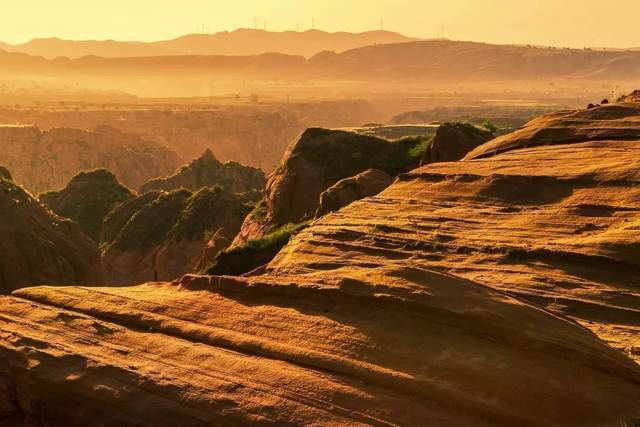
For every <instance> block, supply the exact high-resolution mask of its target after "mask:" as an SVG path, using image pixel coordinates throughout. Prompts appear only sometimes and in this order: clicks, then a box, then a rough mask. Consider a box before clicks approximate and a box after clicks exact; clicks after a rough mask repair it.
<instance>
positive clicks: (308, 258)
mask: <svg viewBox="0 0 640 427" xmlns="http://www.w3.org/2000/svg"><path fill="white" fill-rule="evenodd" d="M633 112H635V113H634V114H630V113H633ZM576 117H579V119H577V118H576ZM605 117H608V119H607V118H605ZM549 123H551V124H552V125H553V126H549ZM545 134H551V135H554V137H553V138H552V139H550V140H547V139H544V138H543V139H536V137H535V135H545ZM639 134H640V104H637V103H636V104H634V103H629V104H618V105H611V106H603V107H599V108H596V109H591V110H583V111H575V112H562V113H558V114H555V115H552V116H545V117H543V118H541V119H538V120H536V121H534V122H532V123H530V124H529V125H528V126H527V127H526V128H524V129H523V130H522V131H517V132H514V133H513V134H512V135H510V136H505V137H503V138H498V139H497V140H494V141H491V142H489V143H487V144H485V145H483V146H480V147H479V148H478V149H477V150H476V152H475V154H474V153H471V154H470V155H469V156H468V157H470V158H473V157H480V158H481V159H480V160H467V161H462V162H453V163H436V164H431V165H427V166H424V167H422V168H419V169H417V170H414V171H412V172H410V173H408V174H405V175H402V176H401V178H400V181H399V182H397V183H396V184H394V185H393V186H391V187H390V188H389V189H387V190H386V191H384V192H383V193H382V194H380V195H378V196H376V197H374V198H369V199H365V200H363V201H359V202H355V203H353V204H352V205H350V206H348V207H347V208H345V209H343V210H341V211H339V212H336V213H333V214H332V215H330V216H328V217H327V218H326V220H321V221H320V222H319V223H317V224H315V225H314V226H313V227H311V228H308V229H306V230H305V231H303V232H301V233H300V234H299V235H298V236H297V237H296V238H295V239H294V241H293V242H292V243H290V244H289V245H288V246H287V248H286V249H285V250H283V251H282V252H281V253H280V254H279V255H278V256H277V257H276V258H275V259H274V260H273V262H272V263H271V264H270V266H269V269H271V270H272V271H274V272H278V271H280V270H282V271H283V272H288V273H287V274H293V273H295V274H299V273H301V272H307V271H309V270H311V271H314V270H316V269H317V268H318V267H317V266H318V265H322V266H325V268H327V269H331V270H333V269H339V268H341V267H342V266H347V265H349V266H352V265H353V262H354V261H353V259H354V253H359V252H362V253H363V261H362V262H363V263H365V264H377V263H381V262H392V263H395V262H397V263H401V264H405V263H409V264H411V265H419V266H422V267H425V268H432V269H437V270H439V271H445V272H447V273H451V274H454V275H456V276H459V277H464V278H466V279H470V280H473V281H475V282H477V283H480V284H483V285H486V286H490V287H493V288H496V289H499V290H501V291H505V292H508V293H509V294H511V295H516V296H518V297H520V298H522V299H525V300H529V301H532V302H535V303H537V304H541V305H543V306H545V307H547V308H548V309H549V310H552V311H554V312H556V313H559V314H563V315H568V316H571V317H573V318H575V319H577V320H578V321H580V322H582V323H583V324H584V325H585V326H587V327H588V328H590V329H591V330H592V331H593V332H594V333H596V334H597V335H599V336H600V337H601V338H602V339H603V340H605V341H609V342H611V344H612V345H614V346H616V347H618V348H620V349H621V350H623V351H624V352H626V353H627V354H629V355H630V356H631V357H635V358H637V359H638V360H640V293H639V292H638V289H639V288H638V286H640V282H638V277H640V276H639V274H640V237H639V236H640V233H638V230H640V222H639V221H640V185H639V184H640V169H638V164H639V162H640V143H639V142H638V139H639V138H638V135H639ZM523 135H533V137H524V136H523ZM555 135H558V136H557V137H556V136H555ZM562 135H570V138H567V139H564V140H563V139H562V138H561V137H562ZM598 135H601V136H602V139H598ZM612 138H613V139H612ZM541 144H543V145H541ZM527 146H528V147H529V148H522V147H527ZM496 151H497V152H501V151H502V154H497V155H494V153H495V152H496ZM336 246H339V247H341V248H343V250H344V255H340V254H338V256H337V255H336V251H335V247H336ZM343 256H344V257H343Z"/></svg>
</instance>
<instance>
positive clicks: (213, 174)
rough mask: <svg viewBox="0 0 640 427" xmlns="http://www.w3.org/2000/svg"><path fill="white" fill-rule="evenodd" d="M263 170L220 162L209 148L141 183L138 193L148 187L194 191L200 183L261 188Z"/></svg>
mask: <svg viewBox="0 0 640 427" xmlns="http://www.w3.org/2000/svg"><path fill="white" fill-rule="evenodd" d="M264 184H265V177H264V172H262V171H261V170H259V169H256V168H252V167H250V166H243V165H241V164H239V163H236V162H228V163H224V164H222V163H220V162H219V161H218V160H217V159H216V158H215V156H214V155H213V153H212V152H211V150H209V149H207V150H206V151H205V152H204V154H203V155H202V156H200V157H199V158H197V159H196V160H194V161H193V162H191V163H190V164H189V165H187V166H184V167H183V168H182V169H180V170H179V171H178V172H176V173H175V174H173V175H171V176H168V177H166V178H156V179H152V180H151V181H149V182H147V183H146V184H144V185H143V186H142V187H140V193H147V192H149V191H158V190H162V191H172V190H178V189H180V188H186V189H187V190H191V191H197V190H199V189H201V188H203V187H215V186H216V185H219V186H221V187H223V188H224V189H225V190H227V191H231V192H233V193H246V192H247V191H253V190H262V189H263V188H264Z"/></svg>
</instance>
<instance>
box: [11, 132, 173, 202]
mask: <svg viewBox="0 0 640 427" xmlns="http://www.w3.org/2000/svg"><path fill="white" fill-rule="evenodd" d="M0 144H1V145H2V148H3V150H2V151H1V152H0V162H1V163H3V164H4V165H6V166H7V167H8V168H9V170H11V171H12V174H13V177H14V179H15V180H16V182H18V183H19V184H20V185H23V186H24V187H25V188H26V189H27V190H29V191H30V192H32V193H34V194H38V193H43V192H46V191H50V190H58V189H60V188H62V187H64V186H65V185H66V184H67V182H69V180H71V178H73V177H74V176H76V175H77V174H78V173H79V172H82V171H90V170H95V169H99V168H104V169H107V170H110V171H112V172H113V173H114V175H115V176H116V177H117V178H118V180H119V181H120V182H122V183H123V184H124V185H126V186H127V187H129V188H138V187H140V186H141V185H142V184H144V183H145V182H147V181H148V180H150V179H152V178H156V177H158V176H166V175H168V174H170V173H172V172H174V171H175V170H176V169H177V168H178V166H179V165H180V164H181V163H182V162H181V160H180V158H179V157H178V155H177V154H176V153H174V152H173V151H171V150H169V149H167V148H165V147H163V146H161V145H159V144H156V143H153V142H149V141H147V140H145V139H143V138H141V137H139V136H137V135H134V134H127V133H123V132H120V131H117V130H115V129H113V128H109V127H104V126H103V127H100V128H98V129H96V130H95V131H85V130H80V129H71V128H54V129H50V130H47V131H41V130H40V129H38V128H37V127H35V126H8V125H0Z"/></svg>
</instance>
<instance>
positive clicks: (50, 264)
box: [0, 168, 101, 418]
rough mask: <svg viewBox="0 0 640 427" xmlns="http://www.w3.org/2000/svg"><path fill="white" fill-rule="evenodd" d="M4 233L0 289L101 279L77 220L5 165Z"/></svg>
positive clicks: (0, 205) (1, 187) (1, 179)
mask: <svg viewBox="0 0 640 427" xmlns="http://www.w3.org/2000/svg"><path fill="white" fill-rule="evenodd" d="M0 236H1V237H0V293H6V292H9V291H11V290H14V289H17V288H21V287H24V286H32V285H62V284H66V285H73V284H87V285H91V284H98V283H100V282H101V269H100V257H99V255H98V247H97V245H96V244H95V243H94V242H93V241H92V240H91V239H90V238H89V237H87V236H86V235H85V234H83V233H82V231H81V230H80V227H79V226H78V225H77V224H75V223H74V222H72V221H69V220H65V219H63V218H60V217H58V216H56V215H53V214H52V213H50V212H48V211H47V210H46V209H45V208H44V207H43V206H42V205H41V204H40V203H39V202H38V201H37V200H36V199H34V198H33V197H32V196H31V195H30V194H29V193H27V192H26V191H25V190H24V189H22V188H21V187H20V186H18V185H17V184H16V183H15V182H13V181H12V180H11V174H10V173H9V171H8V170H7V169H5V168H0ZM0 406H1V405H0ZM0 412H1V411H0ZM0 418H1V417H0Z"/></svg>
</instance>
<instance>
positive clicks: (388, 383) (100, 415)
mask: <svg viewBox="0 0 640 427" xmlns="http://www.w3.org/2000/svg"><path fill="white" fill-rule="evenodd" d="M582 113H583V114H586V113H584V112H582ZM563 114H568V113H563ZM571 114H579V113H578V112H574V113H571ZM637 118H638V116H628V117H626V118H623V119H620V118H618V119H615V118H614V119H610V120H601V119H588V118H587V119H584V120H582V121H580V122H576V121H573V120H567V121H566V122H565V124H564V126H565V127H567V128H568V129H570V131H571V134H573V135H583V134H585V132H587V128H589V127H591V126H595V125H596V123H594V120H598V123H597V126H598V127H599V128H600V129H601V130H602V131H603V132H605V134H609V132H610V131H612V130H613V129H617V130H619V129H622V128H623V127H625V126H626V128H627V131H628V133H627V135H628V137H625V136H624V135H622V134H618V135H619V137H618V138H616V139H615V140H611V139H602V140H599V139H587V140H583V141H578V140H575V139H572V140H571V141H570V143H558V144H550V145H544V146H535V147H529V148H521V147H518V146H517V145H512V146H511V147H512V148H510V149H508V150H505V151H503V152H502V153H501V154H497V155H495V154H487V155H486V156H484V157H483V158H481V159H478V160H473V161H458V162H450V163H436V164H430V165H426V166H423V167H421V168H419V169H416V170H413V171H411V172H409V173H407V174H403V175H401V176H400V177H399V179H398V180H397V181H396V182H395V183H394V184H393V185H391V186H390V187H389V188H387V189H386V190H385V191H383V192H382V193H380V194H378V195H376V196H374V197H369V198H366V199H362V200H359V201H356V202H354V203H352V204H350V205H349V206H347V207H345V208H343V209H341V210H340V211H338V212H334V213H332V214H331V215H327V216H325V217H323V218H321V219H320V220H317V221H315V222H314V223H312V224H311V225H310V226H309V227H308V228H306V229H304V230H302V231H300V232H299V233H298V234H297V235H296V236H295V237H293V239H292V240H291V241H290V242H289V243H288V245H287V246H285V248H284V249H283V250H282V251H280V253H279V254H278V255H277V256H276V258H275V259H274V260H273V261H272V262H271V263H270V265H269V267H268V268H267V269H266V270H265V272H264V274H261V275H257V276H253V277H238V278H232V277H224V276H223V277H219V276H186V277H184V278H182V279H181V280H179V281H176V282H174V283H172V284H169V283H150V284H146V285H142V286H136V287H126V288H122V287H121V288H100V289H91V288H85V287H65V288H47V287H38V288H29V289H21V290H19V291H17V292H15V293H14V294H13V295H11V296H6V297H3V298H0V402H5V403H4V404H3V405H1V406H0V419H3V420H12V421H15V423H20V422H22V423H25V424H27V425H42V424H46V423H50V422H52V421H51V420H55V422H56V423H59V424H64V425H70V426H76V425H87V424H90V425H104V424H118V425H122V424H129V425H135V424H152V425H158V426H169V425H173V424H175V423H176V420H178V421H177V422H179V423H180V425H183V426H200V425H211V424H216V425H217V424H233V425H255V424H260V423H264V424H267V423H270V424H289V425H309V424H314V423H324V424H339V425H345V424H346V425H385V424H394V425H454V426H458V425H463V426H472V427H476V426H483V427H485V426H486V427H488V426H542V425H544V426H547V425H554V426H582V425H593V426H618V425H633V423H634V422H636V421H637V419H638V418H639V417H640V405H639V403H638V402H640V365H638V364H637V363H635V362H634V361H633V360H632V359H631V357H637V356H634V355H637V354H638V353H639V352H638V348H640V334H639V333H638V330H639V327H640V325H639V323H638V319H639V318H640V316H639V312H640V304H639V303H638V297H637V286H636V284H637V278H638V273H639V271H640V263H639V260H640V256H639V253H638V248H639V247H640V241H639V236H640V234H639V233H638V230H639V224H638V221H639V216H638V212H640V190H639V189H640V185H638V184H639V182H640V171H639V170H638V167H637V165H638V162H640V144H639V143H638V141H637V138H636V137H635V132H636V130H637V129H638V128H637V127H636V126H637ZM622 122H624V123H622ZM581 128H582V129H581ZM540 130H542V129H540ZM517 137H518V136H517V135H514V138H517ZM625 138H628V139H625ZM489 144H492V142H490V143H489ZM125 205H126V203H125ZM144 223H145V224H146V223H148V221H144ZM141 235H142V236H144V235H145V234H144V233H142V234H141ZM534 303H535V304H534ZM89 395H90V396H91V397H92V398H91V399H87V396H89ZM70 407H72V408H74V410H69V408H70Z"/></svg>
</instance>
